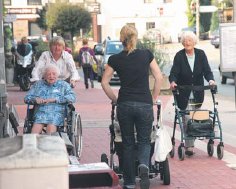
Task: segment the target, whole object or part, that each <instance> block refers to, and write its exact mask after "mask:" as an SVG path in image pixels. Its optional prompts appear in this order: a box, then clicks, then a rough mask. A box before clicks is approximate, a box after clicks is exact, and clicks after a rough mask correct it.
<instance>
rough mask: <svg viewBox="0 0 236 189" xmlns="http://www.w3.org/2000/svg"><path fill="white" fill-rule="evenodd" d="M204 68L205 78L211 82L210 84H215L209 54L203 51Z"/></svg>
mask: <svg viewBox="0 0 236 189" xmlns="http://www.w3.org/2000/svg"><path fill="white" fill-rule="evenodd" d="M203 69H204V78H205V79H206V80H207V81H208V82H209V85H215V81H214V76H213V73H212V71H211V67H210V65H209V63H208V60H207V56H206V54H205V53H204V52H203Z"/></svg>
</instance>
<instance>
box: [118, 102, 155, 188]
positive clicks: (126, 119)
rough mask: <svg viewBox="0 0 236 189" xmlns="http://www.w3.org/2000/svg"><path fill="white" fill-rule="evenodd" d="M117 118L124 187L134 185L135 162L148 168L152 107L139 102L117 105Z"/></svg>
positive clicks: (152, 118) (152, 117)
mask: <svg viewBox="0 0 236 189" xmlns="http://www.w3.org/2000/svg"><path fill="white" fill-rule="evenodd" d="M117 118H118V121H119V124H120V129H121V135H122V144H123V171H124V173H123V176H124V185H135V176H136V174H135V170H136V169H135V166H136V160H138V162H139V164H145V165H147V166H149V160H150V150H151V145H150V135H151V130H152V123H153V120H154V116H153V106H152V105H151V104H146V103H141V102H122V103H118V105H117ZM134 127H135V128H136V132H137V143H136V142H135V134H134ZM136 145H137V146H136Z"/></svg>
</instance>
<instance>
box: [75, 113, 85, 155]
mask: <svg viewBox="0 0 236 189" xmlns="http://www.w3.org/2000/svg"><path fill="white" fill-rule="evenodd" d="M72 127H73V133H74V136H73V137H72V141H73V142H72V143H73V145H74V150H73V153H74V155H75V156H76V157H78V158H80V157H81V154H82V145H83V140H82V123H81V118H80V115H79V114H75V120H74V122H73V125H72Z"/></svg>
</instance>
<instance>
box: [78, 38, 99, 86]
mask: <svg viewBox="0 0 236 189" xmlns="http://www.w3.org/2000/svg"><path fill="white" fill-rule="evenodd" d="M82 45H83V47H82V48H81V49H80V50H79V55H78V62H79V65H80V66H82V69H83V73H84V85H85V88H86V89H88V88H89V84H88V79H90V83H91V88H94V83H93V80H94V73H93V67H92V66H93V64H97V59H96V57H95V54H94V51H93V49H91V48H90V47H89V46H88V39H86V38H84V39H83V40H82Z"/></svg>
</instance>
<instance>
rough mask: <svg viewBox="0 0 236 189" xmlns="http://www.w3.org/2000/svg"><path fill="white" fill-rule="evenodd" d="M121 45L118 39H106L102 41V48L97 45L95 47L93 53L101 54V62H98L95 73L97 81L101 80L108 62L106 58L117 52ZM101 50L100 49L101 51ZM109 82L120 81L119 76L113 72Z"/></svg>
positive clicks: (121, 47) (121, 48)
mask: <svg viewBox="0 0 236 189" xmlns="http://www.w3.org/2000/svg"><path fill="white" fill-rule="evenodd" d="M123 48H124V47H123V45H122V43H121V42H120V41H118V40H109V39H106V40H105V41H104V42H103V48H102V49H100V48H99V47H97V48H95V55H99V54H100V55H102V59H101V64H98V73H97V80H98V82H101V80H102V76H103V73H104V71H105V67H106V64H107V62H108V59H109V57H110V56H111V55H113V54H118V53H120V52H121V51H122V50H123ZM101 50H102V51H101ZM110 83H114V84H115V83H117V84H119V83H120V79H119V76H118V75H117V73H116V72H115V73H114V75H113V77H112V78H111V81H110Z"/></svg>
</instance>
